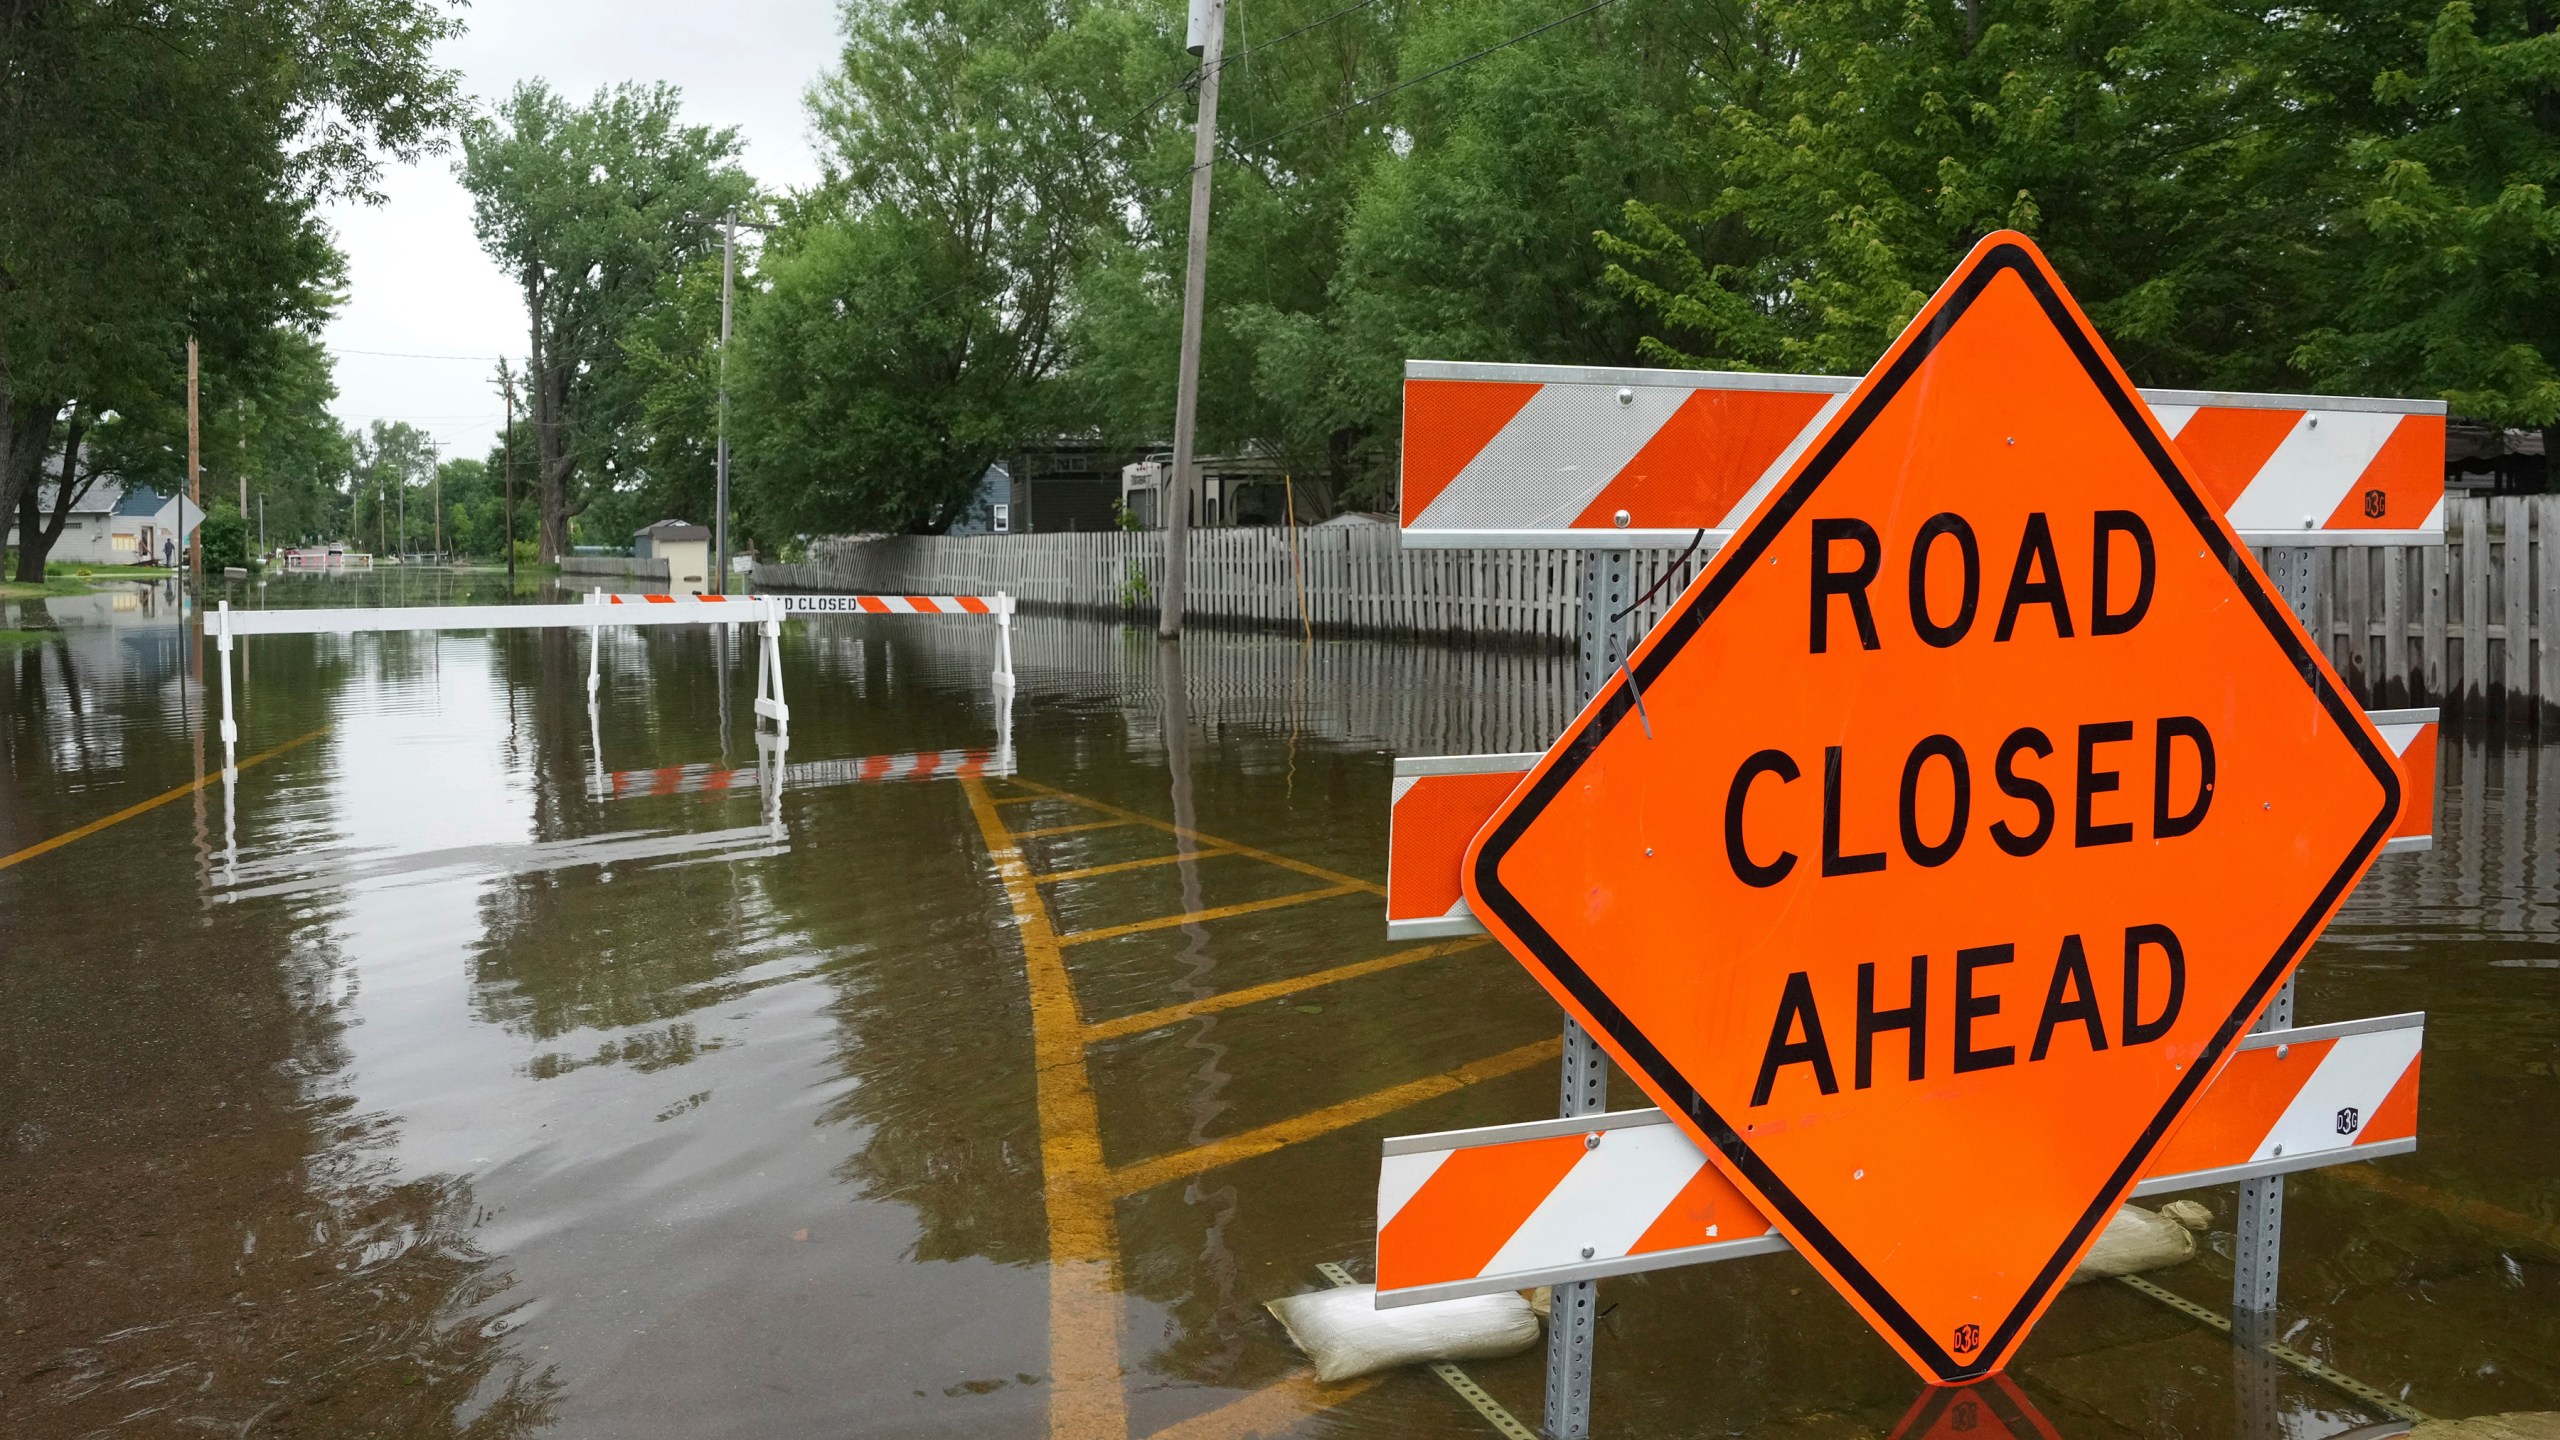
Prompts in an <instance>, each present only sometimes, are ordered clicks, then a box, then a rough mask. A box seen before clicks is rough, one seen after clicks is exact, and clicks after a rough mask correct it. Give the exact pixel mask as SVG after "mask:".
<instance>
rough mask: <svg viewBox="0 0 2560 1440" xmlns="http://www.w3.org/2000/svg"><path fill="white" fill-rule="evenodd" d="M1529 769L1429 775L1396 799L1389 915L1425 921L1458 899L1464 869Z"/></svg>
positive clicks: (1389, 837) (1391, 828)
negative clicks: (1471, 846) (1470, 848)
mask: <svg viewBox="0 0 2560 1440" xmlns="http://www.w3.org/2000/svg"><path fill="white" fill-rule="evenodd" d="M1524 778H1526V777H1525V775H1524V774H1522V773H1518V772H1512V771H1504V772H1502V773H1500V774H1494V775H1423V776H1419V777H1417V778H1416V779H1415V780H1414V782H1413V788H1412V789H1409V790H1407V791H1405V792H1404V798H1403V799H1401V800H1398V801H1397V802H1396V804H1395V814H1394V817H1393V820H1392V823H1390V825H1389V826H1388V829H1387V918H1388V919H1390V920H1423V919H1431V918H1435V917H1438V916H1441V915H1446V914H1448V913H1449V907H1450V906H1452V905H1455V904H1457V903H1458V899H1459V896H1460V891H1459V888H1458V880H1459V875H1458V872H1459V869H1460V868H1461V866H1462V865H1463V864H1464V862H1465V860H1466V856H1467V842H1469V841H1471V840H1473V839H1475V838H1476V832H1477V831H1478V830H1481V829H1483V828H1484V822H1485V821H1487V820H1489V819H1491V818H1492V816H1493V812H1494V811H1495V810H1496V809H1498V808H1500V807H1501V805H1502V802H1503V801H1504V800H1505V799H1506V798H1508V797H1509V796H1510V794H1511V792H1512V791H1514V790H1516V789H1518V788H1519V787H1520V782H1521V780H1522V779H1524Z"/></svg>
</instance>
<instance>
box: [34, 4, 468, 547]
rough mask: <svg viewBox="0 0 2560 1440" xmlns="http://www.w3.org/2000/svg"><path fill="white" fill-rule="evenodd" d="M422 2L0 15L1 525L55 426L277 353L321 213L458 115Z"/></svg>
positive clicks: (313, 264)
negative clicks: (198, 365)
mask: <svg viewBox="0 0 2560 1440" xmlns="http://www.w3.org/2000/svg"><path fill="white" fill-rule="evenodd" d="M447 12H448V7H447V6H446V5H445V4H443V3H439V0H341V3H333V4H329V5H319V6H314V5H308V4H301V3H295V0H78V3H74V0H11V3H8V4H5V5H0V294H5V295H6V296H7V301H6V303H5V304H0V515H14V514H16V513H17V512H18V510H19V500H20V496H21V494H22V493H23V492H24V491H25V490H26V489H27V488H28V487H29V486H30V485H32V484H33V483H34V480H35V477H36V475H37V473H38V471H39V469H40V468H41V466H42V465H43V462H44V460H45V458H46V455H47V453H48V451H49V450H51V449H52V448H53V447H54V445H55V443H56V439H57V436H56V433H55V427H56V425H57V422H58V421H59V419H60V417H61V416H62V415H63V414H64V412H65V411H66V410H69V409H71V408H72V407H73V406H75V405H78V406H83V407H85V408H86V409H87V410H88V412H89V413H91V414H96V415H103V414H105V413H107V412H109V411H123V410H125V409H128V408H132V409H136V410H139V409H141V408H144V399H145V397H147V395H148V394H149V393H151V392H156V391H159V390H162V389H164V388H165V385H166V381H167V377H169V376H170V375H171V374H173V373H175V372H177V371H179V370H180V369H181V368H182V364H183V361H182V353H183V349H184V344H185V341H186V340H187V339H188V337H190V336H193V337H195V338H197V339H198V340H200V341H201V342H202V350H203V357H204V366H205V370H206V373H207V374H208V376H221V375H234V374H243V373H248V372H250V371H253V370H255V369H256V368H257V367H258V366H259V365H260V364H262V363H265V362H266V361H267V360H268V359H270V358H271V352H272V351H273V349H274V348H275V347H276V345H277V344H278V336H279V335H280V334H281V333H283V331H284V330H287V329H291V328H293V327H296V326H299V327H301V328H302V329H304V330H305V331H306V332H307V331H308V329H309V328H310V327H311V326H312V325H314V324H315V323H316V321H317V320H318V318H319V316H320V315H321V314H322V313H323V311H324V310H325V308H326V305H327V303H328V298H329V296H330V294H331V292H332V290H333V288H334V286H335V284H336V283H337V279H338V268H339V266H338V261H337V257H336V255H335V252H334V251H333V250H332V249H331V247H330V245H329V241H328V236H327V234H326V232H325V230H324V229H323V228H322V226H321V224H320V221H319V219H318V216H317V213H316V207H317V206H318V205H319V204H320V203H321V202H322V201H324V200H327V199H330V198H333V197H353V198H359V199H363V198H372V190H371V186H372V181H373V178H374V175H375V172H376V167H377V165H378V163H379V157H380V156H382V155H385V154H388V155H391V156H395V157H399V158H409V157H413V156H415V155H418V154H420V153H423V152H424V151H425V150H427V149H428V148H431V147H432V145H433V144H434V143H435V141H436V137H437V135H438V133H439V131H440V129H441V128H442V127H443V126H445V125H447V124H448V123H450V121H451V120H452V119H453V118H454V116H455V115H456V113H457V109H456V99H455V88H454V81H453V77H452V76H451V75H450V74H448V73H447V72H445V71H442V70H440V69H438V68H436V67H435V66H434V65H433V64H432V63H430V61H429V59H428V56H429V52H430V50H431V49H432V47H433V46H434V44H435V43H436V42H437V41H438V40H440V39H442V38H443V37H445V36H446V35H448V34H451V33H453V31H454V29H455V24H454V22H453V21H452V20H451V19H450V18H449V17H448V13H447Z"/></svg>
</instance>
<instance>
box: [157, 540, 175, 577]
mask: <svg viewBox="0 0 2560 1440" xmlns="http://www.w3.org/2000/svg"><path fill="white" fill-rule="evenodd" d="M160 567H161V568H162V569H164V570H175V569H177V568H178V542H177V541H175V540H163V541H161V542H160Z"/></svg>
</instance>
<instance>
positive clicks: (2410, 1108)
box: [2356, 1055, 2426, 1145]
mask: <svg viewBox="0 0 2560 1440" xmlns="http://www.w3.org/2000/svg"><path fill="white" fill-rule="evenodd" d="M2425 1058H2426V1057H2425V1056H2423V1055H2413V1056H2411V1057H2409V1068H2408V1069H2406V1070H2403V1071H2401V1072H2400V1078H2399V1079H2398V1080H2396V1081H2394V1082H2393V1083H2392V1086H2391V1093H2390V1094H2388V1095H2385V1096H2383V1097H2382V1103H2381V1104H2379V1105H2376V1106H2375V1107H2373V1116H2372V1118H2371V1119H2369V1120H2367V1121H2365V1122H2364V1129H2363V1130H2362V1131H2361V1132H2359V1133H2358V1134H2357V1136H2356V1143H2357V1144H2359V1145H2371V1144H2375V1143H2377V1142H2379V1141H2383V1140H2406V1139H2409V1138H2411V1137H2413V1136H2415V1135H2416V1134H2417V1133H2418V1064H2419V1062H2420V1061H2422V1060H2424V1059H2425Z"/></svg>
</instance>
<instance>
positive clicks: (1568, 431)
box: [1400, 360, 2445, 547]
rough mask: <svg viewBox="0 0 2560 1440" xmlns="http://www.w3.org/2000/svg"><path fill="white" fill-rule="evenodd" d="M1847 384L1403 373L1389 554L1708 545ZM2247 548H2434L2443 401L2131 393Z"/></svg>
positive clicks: (1718, 377) (1726, 377)
mask: <svg viewBox="0 0 2560 1440" xmlns="http://www.w3.org/2000/svg"><path fill="white" fill-rule="evenodd" d="M1857 384H1858V380H1857V377H1856V376H1850V375H1773V374H1747V373H1733V372H1716V371H1700V370H1616V369H1590V368H1585V367H1579V366H1564V365H1480V364H1464V363H1450V362H1445V361H1436V360H1409V361H1407V362H1405V382H1404V462H1403V463H1404V468H1403V475H1402V485H1401V495H1400V503H1401V507H1402V517H1401V518H1402V521H1403V534H1404V543H1405V544H1407V545H1413V546H1466V547H1486V546H1562V547H1593V546H1613V545H1683V544H1686V543H1688V541H1689V538H1690V536H1692V535H1693V534H1695V533H1696V532H1698V531H1700V530H1704V531H1706V532H1707V535H1708V537H1709V538H1710V539H1712V540H1714V541H1716V542H1718V543H1721V542H1722V541H1723V540H1724V539H1725V538H1726V537H1728V536H1730V535H1731V534H1732V533H1733V532H1734V531H1735V530H1736V529H1737V528H1739V527H1740V526H1741V524H1742V521H1743V519H1744V517H1746V516H1748V515H1750V513H1751V512H1752V510H1753V509H1754V508H1756V507H1757V506H1758V505H1759V503H1760V501H1761V498H1762V497H1763V496H1765V495H1766V494H1768V492H1769V490H1770V489H1771V488H1772V487H1774V486H1775V485H1776V484H1777V482H1778V479H1779V477H1780V476H1783V475H1784V474H1786V472H1787V469H1788V467H1789V466H1791V465H1793V464H1794V463H1795V461H1796V458H1797V457H1798V456H1799V455H1800V454H1802V453H1803V450H1804V448H1805V447H1806V446H1807V445H1809V444H1811V443H1812V442H1813V438H1814V437H1815V436H1816V435H1818V434H1820V433H1821V431H1822V428H1823V426H1825V425H1826V424H1828V423H1830V420H1831V417H1832V414H1833V413H1834V412H1835V411H1837V410H1838V409H1839V408H1840V406H1841V405H1842V404H1843V403H1844V402H1845V401H1846V400H1847V398H1848V394H1849V392H1850V391H1851V390H1853V389H1855V388H1856V387H1857ZM2142 398H2143V399H2144V401H2146V402H2147V403H2148V404H2149V405H2150V407H2151V412H2152V413H2153V414H2155V415H2157V416H2159V417H2160V424H2161V428H2162V429H2165V430H2167V431H2168V432H2169V434H2170V436H2171V438H2172V440H2173V442H2174V443H2175V444H2176V445H2177V446H2178V449H2179V452H2180V453H2181V454H2182V455H2183V456H2184V458H2185V459H2186V461H2187V463H2188V465H2189V466H2190V467H2191V468H2192V469H2193V471H2194V473H2195V475H2196V478H2197V479H2198V480H2200V481H2202V482H2203V484H2204V486H2205V488H2206V489H2207V490H2208V491H2209V492H2210V493H2211V494H2212V496H2213V497H2214V498H2215V499H2216V500H2218V501H2219V502H2220V503H2221V505H2222V507H2223V514H2224V515H2225V516H2226V517H2228V518H2229V520H2230V521H2231V528H2233V529H2234V530H2237V531H2239V532H2240V538H2241V539H2242V540H2243V541H2245V542H2247V543H2248V544H2251V545H2341V544H2343V545H2358V544H2363V545H2379V544H2422V545H2423V544H2442V543H2443V541H2444V444H2445V406H2444V402H2443V401H2440V400H2387V399H2370V398H2364V397H2353V396H2336V395H2255V394H2238V393H2230V392H2223V391H2195V390H2145V391H2143V392H2142Z"/></svg>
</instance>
